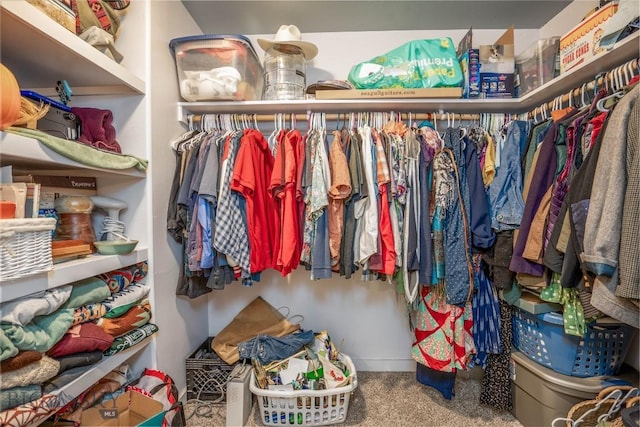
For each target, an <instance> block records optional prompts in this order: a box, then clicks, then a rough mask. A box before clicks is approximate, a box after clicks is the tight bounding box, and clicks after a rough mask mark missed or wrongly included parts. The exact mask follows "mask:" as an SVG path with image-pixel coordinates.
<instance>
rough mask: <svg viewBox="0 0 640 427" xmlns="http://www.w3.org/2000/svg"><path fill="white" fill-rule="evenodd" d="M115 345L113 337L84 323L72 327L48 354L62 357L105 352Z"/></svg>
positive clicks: (94, 326)
mask: <svg viewBox="0 0 640 427" xmlns="http://www.w3.org/2000/svg"><path fill="white" fill-rule="evenodd" d="M112 343H113V337H112V336H111V335H109V334H108V333H106V332H105V331H103V330H102V328H100V327H99V326H96V325H95V324H93V323H83V324H81V325H76V326H73V327H71V328H70V329H69V330H68V331H67V333H66V334H64V336H63V337H62V339H61V340H60V341H58V342H57V343H56V345H54V346H53V347H52V348H51V350H49V351H48V352H47V354H48V355H49V356H51V357H62V356H67V355H69V354H74V353H84V352H87V351H95V350H100V351H105V350H106V349H108V348H109V347H111V344H112Z"/></svg>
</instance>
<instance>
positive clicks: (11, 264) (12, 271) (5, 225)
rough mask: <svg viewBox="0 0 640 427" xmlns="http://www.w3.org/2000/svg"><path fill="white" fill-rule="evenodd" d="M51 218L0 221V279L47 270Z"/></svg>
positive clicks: (52, 222) (52, 227) (54, 223)
mask: <svg viewBox="0 0 640 427" xmlns="http://www.w3.org/2000/svg"><path fill="white" fill-rule="evenodd" d="M55 227H56V220H55V218H33V219H2V220H0V280H11V279H19V278H21V277H25V276H29V275H31V274H36V273H40V272H43V271H48V270H51V268H52V266H53V261H52V259H51V232H52V231H53V230H54V229H55Z"/></svg>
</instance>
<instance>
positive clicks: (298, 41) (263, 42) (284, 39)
mask: <svg viewBox="0 0 640 427" xmlns="http://www.w3.org/2000/svg"><path fill="white" fill-rule="evenodd" d="M258 44H259V45H260V47H261V48H262V49H264V50H265V51H267V50H269V49H270V48H271V47H273V45H276V44H287V45H292V46H298V47H299V48H300V49H302V53H303V54H304V57H305V59H307V60H309V59H313V57H315V56H316V55H317V54H318V47H317V46H316V45H314V44H313V43H310V42H304V41H302V34H300V30H299V29H298V27H296V26H295V25H281V26H280V29H279V30H278V32H277V33H276V38H275V39H274V40H267V39H258Z"/></svg>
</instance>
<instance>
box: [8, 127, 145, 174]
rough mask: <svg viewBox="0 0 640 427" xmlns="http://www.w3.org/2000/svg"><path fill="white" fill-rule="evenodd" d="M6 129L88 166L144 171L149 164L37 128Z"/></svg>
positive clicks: (136, 158) (130, 156) (128, 155)
mask: <svg viewBox="0 0 640 427" xmlns="http://www.w3.org/2000/svg"><path fill="white" fill-rule="evenodd" d="M4 131H5V132H8V133H13V134H16V135H21V136H24V137H27V138H33V139H37V140H38V141H40V142H41V143H43V144H44V145H46V146H47V147H48V148H50V149H51V150H53V151H55V152H56V153H58V154H60V155H62V156H65V157H66V158H68V159H71V160H75V161H76V162H78V163H82V164H84V165H87V166H93V167H98V168H103V169H118V170H122V169H130V168H136V169H138V170H141V171H144V170H146V169H147V166H148V165H149V161H148V160H144V159H141V158H139V157H136V156H132V155H130V154H118V153H111V152H109V151H104V150H98V149H97V148H93V147H90V146H88V145H84V144H82V143H78V142H76V141H72V140H68V139H62V138H58V137H55V136H53V135H49V134H48V133H44V132H42V131H39V130H36V129H27V128H19V127H13V126H11V127H8V128H6V129H5V130H4Z"/></svg>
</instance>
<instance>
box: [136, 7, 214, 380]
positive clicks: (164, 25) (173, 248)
mask: <svg viewBox="0 0 640 427" xmlns="http://www.w3.org/2000/svg"><path fill="white" fill-rule="evenodd" d="M149 19H150V22H151V32H150V34H151V38H150V40H149V52H150V57H149V58H148V60H149V61H150V68H149V69H150V75H149V76H148V78H147V82H148V83H149V85H150V88H149V92H148V96H147V97H146V101H147V102H148V103H149V108H150V111H151V120H150V131H149V132H148V134H149V135H150V144H151V145H152V146H153V149H152V150H151V158H150V169H149V179H150V180H151V185H152V188H153V193H152V194H151V214H150V215H149V217H148V218H147V219H148V221H149V224H151V226H152V227H153V230H154V239H153V250H152V252H151V254H150V260H151V262H150V272H152V274H153V283H154V304H153V312H154V320H153V321H154V322H155V323H156V324H157V325H158V327H159V329H160V330H159V333H158V334H157V360H158V368H159V369H161V370H163V371H165V372H167V373H168V374H170V375H171V376H172V377H173V379H174V380H175V381H176V383H177V385H178V389H180V390H182V389H183V387H184V385H185V376H186V372H185V358H186V356H187V355H188V354H189V353H190V352H191V351H192V350H193V349H195V348H196V347H197V346H199V345H200V344H201V343H202V341H203V340H204V339H205V338H206V337H207V334H208V325H207V301H206V298H200V299H199V300H196V301H190V300H187V299H185V298H184V297H176V295H175V289H176V283H177V279H178V272H179V271H180V270H179V269H180V265H181V256H180V246H179V245H178V244H176V243H175V242H174V241H173V239H172V238H171V237H169V235H168V234H167V231H166V224H167V219H166V215H167V206H168V203H169V190H170V188H171V182H172V179H173V172H174V165H175V157H174V154H173V152H172V150H171V148H170V145H169V143H170V141H171V140H172V139H174V138H175V137H177V136H179V135H181V134H182V133H183V132H184V129H182V128H181V126H180V125H179V124H178V120H177V106H176V102H177V101H178V100H179V99H180V97H179V93H178V83H177V77H176V71H175V64H174V61H173V57H172V56H171V53H170V50H169V41H170V40H171V39H172V38H174V37H181V36H184V35H192V34H200V33H201V31H200V30H199V28H198V27H197V25H196V24H195V23H194V21H193V19H192V18H191V16H190V15H189V14H188V13H187V12H186V10H185V9H184V6H183V5H182V3H181V2H180V1H178V0H164V1H153V0H152V1H151V13H150V18H149Z"/></svg>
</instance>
